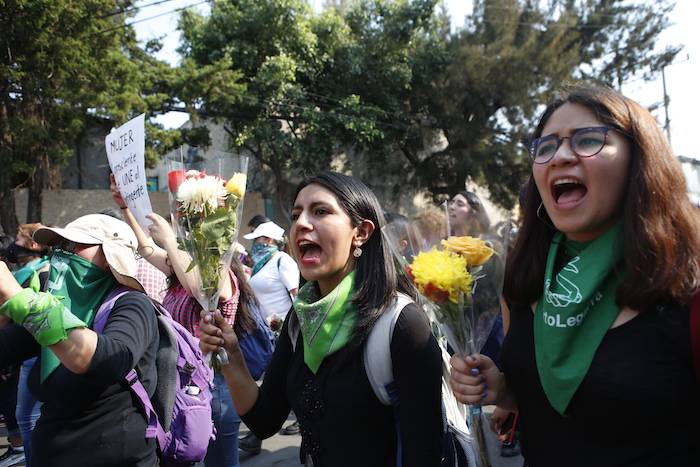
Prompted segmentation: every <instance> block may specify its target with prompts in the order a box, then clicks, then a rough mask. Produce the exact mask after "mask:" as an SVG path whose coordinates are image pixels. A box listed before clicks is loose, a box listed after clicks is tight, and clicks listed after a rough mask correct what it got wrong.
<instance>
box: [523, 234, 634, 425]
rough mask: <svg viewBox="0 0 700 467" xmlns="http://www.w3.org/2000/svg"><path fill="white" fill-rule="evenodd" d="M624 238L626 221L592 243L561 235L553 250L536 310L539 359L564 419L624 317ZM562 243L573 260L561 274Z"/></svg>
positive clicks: (548, 391) (542, 377)
mask: <svg viewBox="0 0 700 467" xmlns="http://www.w3.org/2000/svg"><path fill="white" fill-rule="evenodd" d="M621 234H622V222H621V221H620V222H618V223H617V224H615V225H614V226H613V227H611V228H610V229H608V230H607V231H606V232H605V233H603V234H602V235H601V236H600V237H598V238H597V239H595V240H593V241H591V242H585V243H577V242H572V241H569V240H565V238H564V234H563V233H561V232H558V233H557V234H556V235H555V236H554V238H553V239H552V244H551V245H550V247H549V255H548V256H547V264H546V269H545V283H544V293H543V295H542V297H541V298H540V301H539V302H538V303H537V308H536V309H535V317H534V332H535V358H536V361H537V370H538V371H539V374H540V380H541V382H542V387H543V388H544V392H545V394H546V395H547V399H549V403H550V404H551V405H552V407H553V408H554V409H555V410H556V411H557V412H559V413H560V414H561V415H564V412H565V411H566V408H567V407H568V406H569V403H570V402H571V398H572V397H573V396H574V393H575V392H576V390H577V389H578V387H579V385H580V384H581V381H583V378H584V377H585V376H586V373H587V372H588V369H589V368H590V366H591V362H592V361H593V357H594V356H595V353H596V352H597V350H598V346H599V345H600V343H601V342H602V340H603V337H605V334H606V333H607V332H608V329H610V326H611V325H612V323H613V321H614V320H615V318H616V317H617V315H618V314H619V313H620V309H619V308H618V307H617V305H616V304H615V296H616V292H617V288H618V286H619V285H620V282H621V280H622V279H621V275H620V274H619V270H616V269H615V266H616V265H618V263H619V260H620V258H622V241H621V240H622V235H621ZM562 243H564V244H565V248H566V258H567V261H566V264H565V265H564V267H563V268H562V270H561V271H559V273H558V274H555V265H556V263H557V258H558V257H559V255H560V253H559V249H560V247H561V244H562ZM569 258H570V259H569ZM560 264H561V263H560Z"/></svg>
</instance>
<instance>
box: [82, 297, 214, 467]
mask: <svg viewBox="0 0 700 467" xmlns="http://www.w3.org/2000/svg"><path fill="white" fill-rule="evenodd" d="M132 291H134V290H133V289H130V288H126V287H120V288H119V289H117V290H116V291H114V292H113V293H112V294H111V295H110V296H109V297H108V298H107V300H105V302H104V303H103V304H102V306H100V308H99V310H97V314H96V315H95V320H94V322H93V325H92V329H93V331H95V332H96V333H98V334H101V333H102V331H103V330H104V327H105V324H106V323H107V319H108V318H109V314H110V312H111V311H112V308H114V304H115V303H116V301H117V300H118V299H119V298H120V297H121V296H122V295H124V294H125V293H128V292H132ZM139 293H140V292H139ZM149 300H150V299H149ZM150 301H151V303H153V307H154V308H155V310H156V315H157V316H158V333H159V336H160V342H159V343H158V353H157V357H156V368H157V372H158V384H157V385H156V391H155V393H154V394H153V397H152V398H149V397H148V393H147V392H146V389H145V388H144V387H143V385H142V384H141V381H139V379H138V375H137V374H136V371H135V370H131V371H130V372H129V374H128V375H126V378H125V381H126V383H127V384H128V385H129V388H130V389H131V391H132V392H133V393H134V394H135V395H136V397H138V399H139V400H140V401H141V404H142V405H143V410H144V412H145V415H146V418H147V419H148V428H147V429H146V435H145V436H146V438H157V439H158V448H159V451H158V457H159V458H160V465H161V466H164V467H182V466H193V465H194V464H196V463H197V462H201V461H202V460H204V457H205V456H206V455H207V449H208V447H209V441H210V440H212V439H214V433H215V429H214V424H213V422H212V412H211V398H212V395H211V383H210V382H211V380H212V376H213V375H212V370H211V368H209V365H207V363H206V361H205V359H204V355H203V354H202V351H201V350H200V348H199V343H198V342H197V339H196V338H195V337H194V336H193V335H192V334H190V333H189V331H187V329H185V328H184V327H183V326H182V325H181V324H180V323H178V322H177V321H175V320H174V319H173V318H172V316H170V313H169V312H168V311H167V310H166V309H165V308H163V307H162V306H161V305H160V304H159V303H157V302H154V301H153V300H150Z"/></svg>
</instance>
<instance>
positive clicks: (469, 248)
mask: <svg viewBox="0 0 700 467" xmlns="http://www.w3.org/2000/svg"><path fill="white" fill-rule="evenodd" d="M442 248H443V249H444V250H447V251H451V252H453V253H459V254H460V255H462V256H463V257H464V258H465V259H466V260H467V264H468V265H469V267H474V266H481V265H482V264H484V263H485V262H486V261H488V260H489V258H491V255H493V249H491V248H490V247H488V246H487V245H486V242H484V241H483V240H482V239H480V238H475V237H450V238H448V239H447V240H442Z"/></svg>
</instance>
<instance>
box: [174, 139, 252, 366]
mask: <svg viewBox="0 0 700 467" xmlns="http://www.w3.org/2000/svg"><path fill="white" fill-rule="evenodd" d="M207 153H208V154H212V153H214V154H215V157H214V158H212V159H208V160H202V159H201V158H198V159H195V157H196V156H194V157H189V158H186V156H185V155H184V154H183V151H182V150H176V151H173V152H171V153H169V154H168V155H167V156H166V159H165V160H166V164H167V168H168V192H169V198H170V213H171V216H172V225H173V231H174V232H175V236H176V237H177V241H178V247H179V249H180V250H181V253H182V254H181V255H180V257H179V258H171V261H177V260H179V261H180V264H181V266H182V268H183V269H184V270H185V271H186V276H187V283H188V285H189V288H190V290H191V291H192V294H193V295H194V297H195V298H196V299H197V301H198V302H199V304H200V305H202V308H203V309H205V310H206V311H208V312H210V313H212V314H213V313H214V311H215V310H216V309H217V306H218V303H219V296H220V295H221V288H222V285H223V281H224V280H228V271H229V267H230V266H229V265H230V263H231V259H232V258H233V254H234V246H235V243H236V238H237V236H238V230H239V220H240V218H241V214H242V211H243V196H244V194H245V186H246V177H247V175H246V174H247V171H248V158H247V157H245V156H239V155H235V154H230V153H223V152H219V151H208V152H207ZM208 358H209V359H210V364H211V366H212V367H213V368H214V369H218V368H219V365H221V364H227V363H228V356H227V355H226V351H225V350H224V349H223V348H222V349H221V350H220V351H219V353H218V356H216V355H211V354H210V355H209V356H208Z"/></svg>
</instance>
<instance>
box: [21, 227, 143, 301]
mask: <svg viewBox="0 0 700 467" xmlns="http://www.w3.org/2000/svg"><path fill="white" fill-rule="evenodd" d="M33 238H34V241H35V242H37V243H40V244H42V245H55V244H56V243H58V240H59V239H60V238H65V239H66V240H68V241H71V242H76V243H81V244H83V245H102V251H104V254H105V258H106V259H107V263H108V264H109V268H110V270H111V271H112V274H113V275H114V277H115V278H116V279H117V281H118V282H119V283H120V284H122V285H126V286H128V287H131V288H134V289H136V290H140V291H141V292H145V289H144V288H143V285H141V283H140V282H139V281H138V279H136V270H137V267H136V249H137V246H138V241H137V240H136V234H134V231H133V230H131V227H129V224H127V223H126V222H123V221H120V220H119V219H115V218H114V217H111V216H108V215H105V214H88V215H87V216H83V217H79V218H78V219H76V220H74V221H73V222H71V223H70V224H68V225H67V226H66V227H65V228H63V229H60V228H56V227H42V228H40V229H37V230H36V232H34V237H33Z"/></svg>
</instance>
